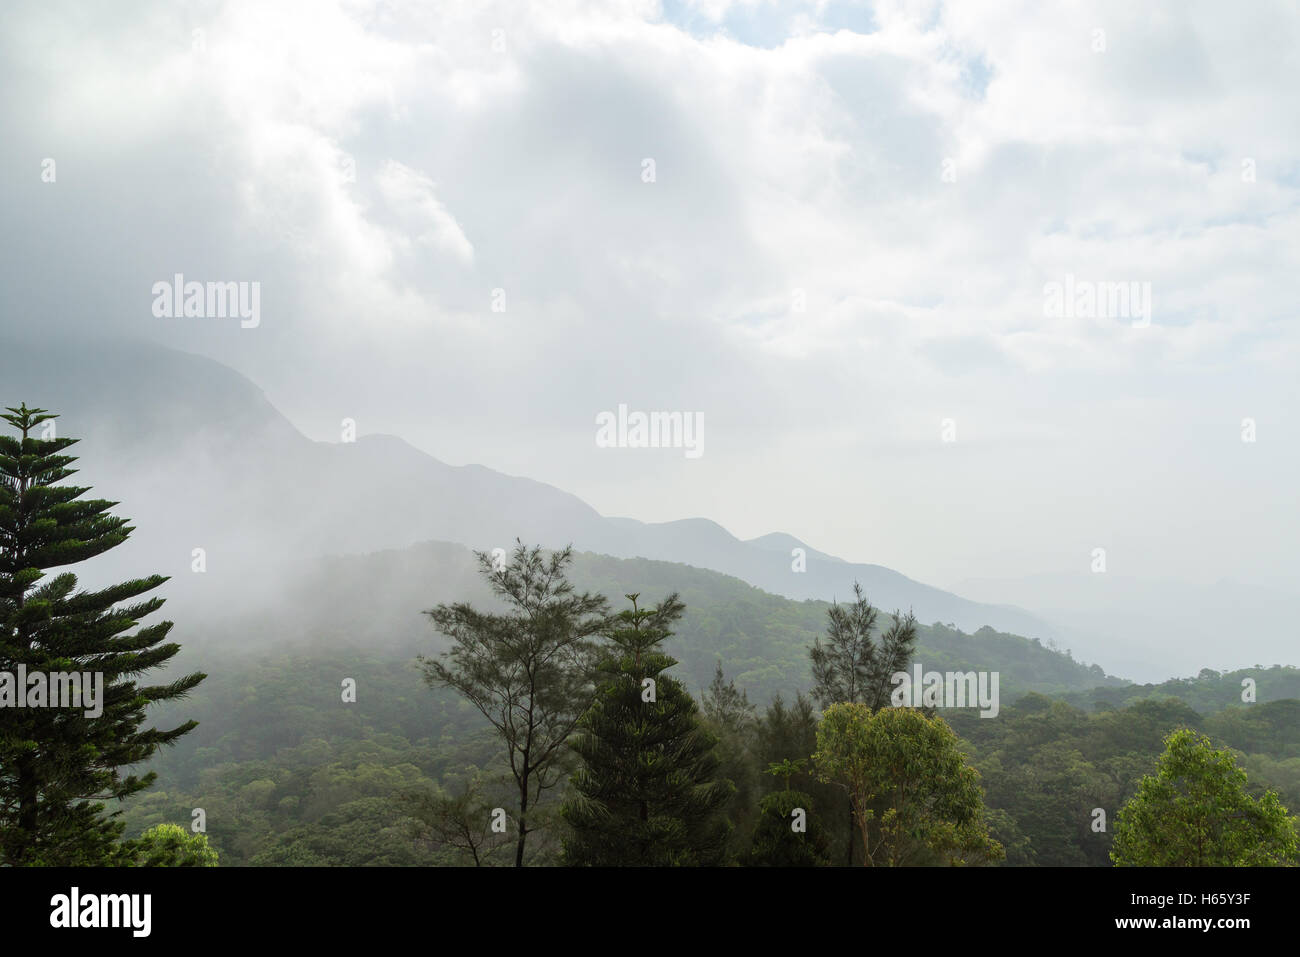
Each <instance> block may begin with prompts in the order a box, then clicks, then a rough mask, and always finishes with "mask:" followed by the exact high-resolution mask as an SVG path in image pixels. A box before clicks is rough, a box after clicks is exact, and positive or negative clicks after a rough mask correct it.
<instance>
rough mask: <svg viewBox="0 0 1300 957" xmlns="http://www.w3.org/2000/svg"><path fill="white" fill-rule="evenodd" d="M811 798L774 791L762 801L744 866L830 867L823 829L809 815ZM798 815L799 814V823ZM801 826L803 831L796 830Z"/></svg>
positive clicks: (794, 793) (814, 818) (796, 792)
mask: <svg viewBox="0 0 1300 957" xmlns="http://www.w3.org/2000/svg"><path fill="white" fill-rule="evenodd" d="M812 803H813V800H812V796H811V795H808V794H805V793H803V792H802V791H789V790H783V791H773V792H772V793H771V794H769V795H767V796H766V797H764V798H763V801H762V803H761V805H760V808H759V815H758V823H757V825H756V826H755V828H754V836H753V840H752V841H751V842H750V851H749V855H748V857H747V858H746V861H745V863H746V864H748V865H750V866H751V867H824V866H825V865H826V864H827V863H829V847H828V842H827V839H826V829H825V828H824V827H823V826H822V823H821V820H820V819H819V818H818V817H817V815H815V814H812V813H811V811H810V809H811V807H812ZM799 812H803V813H802V816H801V817H802V820H801V821H800V815H799ZM797 823H802V825H803V827H804V828H805V830H803V831H798V830H796V829H795V828H796V825H797Z"/></svg>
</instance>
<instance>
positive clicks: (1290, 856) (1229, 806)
mask: <svg viewBox="0 0 1300 957" xmlns="http://www.w3.org/2000/svg"><path fill="white" fill-rule="evenodd" d="M1298 843H1300V840H1298V837H1297V821H1296V819H1295V818H1292V817H1290V816H1289V815H1288V813H1287V809H1286V808H1285V807H1283V806H1282V802H1281V801H1279V800H1278V796H1277V794H1275V793H1274V792H1273V791H1265V792H1264V793H1263V794H1262V795H1260V797H1258V798H1252V797H1251V796H1250V795H1249V794H1247V793H1246V772H1245V771H1243V770H1241V768H1239V767H1237V762H1236V760H1235V759H1234V758H1233V756H1232V752H1231V751H1228V750H1226V749H1225V750H1217V749H1215V748H1214V747H1213V745H1211V743H1210V739H1209V738H1207V737H1205V736H1204V735H1199V734H1197V733H1196V732H1194V731H1190V730H1188V729H1186V728H1183V729H1181V730H1178V731H1174V732H1173V733H1171V734H1169V735H1168V736H1166V738H1165V751H1164V753H1163V754H1162V755H1161V756H1160V760H1159V763H1158V766H1157V768H1156V773H1155V775H1154V776H1151V775H1148V776H1146V777H1144V778H1143V779H1142V781H1141V783H1140V784H1138V789H1137V793H1136V794H1134V795H1133V797H1132V798H1130V799H1129V801H1128V803H1127V804H1125V805H1124V806H1123V807H1122V808H1121V809H1120V812H1119V816H1118V818H1116V821H1115V843H1114V844H1113V845H1112V847H1111V852H1110V857H1111V860H1112V861H1114V862H1115V863H1116V864H1118V865H1121V866H1137V867H1243V866H1276V865H1281V864H1297V863H1300V857H1297V846H1298Z"/></svg>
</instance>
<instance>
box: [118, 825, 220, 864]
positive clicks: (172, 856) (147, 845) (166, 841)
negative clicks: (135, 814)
mask: <svg viewBox="0 0 1300 957" xmlns="http://www.w3.org/2000/svg"><path fill="white" fill-rule="evenodd" d="M134 852H135V863H136V865H137V866H138V867H216V866H217V859H218V855H217V852H216V851H215V850H213V849H212V848H211V847H209V846H208V836H207V835H206V834H191V833H189V832H188V831H186V830H185V828H183V827H181V826H180V825H179V824H159V825H156V826H155V827H151V828H149V830H147V831H145V832H144V834H142V835H141V836H140V838H139V839H138V840H137V841H135V842H134Z"/></svg>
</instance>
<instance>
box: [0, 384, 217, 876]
mask: <svg viewBox="0 0 1300 957" xmlns="http://www.w3.org/2000/svg"><path fill="white" fill-rule="evenodd" d="M0 418H3V419H4V420H5V421H7V422H8V423H9V424H10V425H12V426H13V427H14V428H16V429H17V430H18V431H19V432H20V433H21V438H14V437H13V436H8V435H0V864H10V865H22V864H27V865H31V864H46V865H97V864H116V863H125V862H127V861H129V860H130V852H129V851H128V850H127V849H126V848H125V847H123V846H122V845H120V844H119V843H118V841H119V839H120V837H121V834H122V830H123V827H124V825H123V824H122V823H121V822H119V821H118V820H117V816H118V815H119V814H120V813H121V812H120V811H114V812H111V813H108V814H105V813H104V809H105V806H104V802H105V801H109V800H113V799H117V800H121V799H122V798H125V797H127V796H128V795H130V794H134V793H135V792H137V791H140V790H142V789H144V788H146V787H148V786H149V785H150V784H152V783H153V781H154V778H155V777H156V775H155V774H154V773H153V772H150V773H148V774H145V775H143V776H140V777H137V776H136V775H134V774H126V775H125V776H124V775H123V769H124V768H127V767H129V766H131V765H135V764H139V763H140V762H142V761H144V760H146V759H147V758H149V756H150V755H152V754H153V753H154V752H155V751H156V750H157V749H158V747H159V746H160V745H163V744H168V743H170V742H172V741H174V740H176V739H177V738H178V737H180V736H181V735H183V734H185V733H187V732H188V731H190V730H192V729H193V728H194V727H195V726H196V724H197V722H194V721H187V722H185V723H184V724H182V725H180V726H179V727H177V728H173V729H172V730H170V731H159V730H157V729H154V728H144V729H142V728H141V726H142V725H143V723H144V720H145V708H146V707H147V706H148V705H150V704H152V703H153V702H156V701H166V700H168V699H171V698H179V697H183V696H184V695H185V694H186V693H187V692H188V691H189V690H190V689H191V688H193V687H194V686H195V685H197V684H198V683H199V682H200V681H202V680H203V678H204V677H205V676H204V675H202V674H191V675H186V676H184V677H182V678H178V679H176V680H175V681H172V682H170V683H168V684H164V685H139V684H137V683H136V681H135V679H136V678H137V677H138V676H140V675H141V674H143V673H145V672H147V671H149V670H151V669H153V668H157V667H159V666H160V665H163V664H165V663H166V662H167V661H168V660H169V659H170V658H171V657H172V656H173V655H175V654H176V652H177V651H179V650H180V646H179V645H177V644H171V643H169V644H163V639H164V638H165V637H166V636H167V633H168V631H170V629H171V627H172V623H171V622H169V621H163V622H158V623H157V624H154V625H151V626H149V627H145V628H140V629H139V630H138V631H136V632H135V633H134V634H127V632H129V631H130V630H131V629H132V628H135V626H136V625H137V623H138V622H139V620H140V619H141V618H144V617H145V616H146V615H149V614H150V613H152V612H154V611H157V610H158V608H159V607H160V606H161V605H162V603H163V599H161V598H150V599H147V600H144V601H140V602H135V603H130V602H131V599H133V598H136V597H137V596H139V595H141V594H143V593H144V592H147V591H151V590H153V589H154V588H157V587H158V586H159V585H161V584H162V583H163V582H165V581H166V580H167V579H166V577H165V576H162V575H153V576H151V577H149V578H142V579H136V580H134V581H128V582H125V583H123V584H120V585H114V586H112V587H109V588H104V589H101V590H98V591H78V590H77V578H76V576H75V575H73V574H72V573H71V572H63V573H61V574H58V575H55V576H54V577H52V578H50V579H48V580H44V579H45V578H46V570H47V569H50V568H56V567H61V566H67V565H72V564H75V563H78V562H83V561H86V560H87V559H89V558H93V557H94V556H96V555H99V554H101V553H103V552H106V551H108V550H109V549H111V548H113V547H115V546H117V545H120V544H121V543H122V542H123V541H125V540H126V538H127V536H128V535H129V534H130V533H131V532H132V530H133V529H132V527H131V526H129V525H128V524H127V520H126V519H123V518H116V517H114V516H112V515H109V514H108V510H109V509H110V508H112V507H113V506H114V505H116V504H117V503H116V502H108V501H104V500H101V499H83V498H82V497H81V496H82V495H84V494H85V493H86V492H88V491H89V488H86V487H81V486H75V485H58V484H56V483H58V482H60V481H62V480H63V479H65V478H67V477H68V476H70V475H72V474H74V473H75V471H76V470H75V469H71V468H69V467H68V466H69V465H70V464H71V463H73V462H74V461H76V458H75V457H74V456H70V455H63V454H62V452H63V451H64V450H65V449H67V448H68V447H69V446H71V445H73V444H74V443H75V442H76V441H77V440H76V439H71V438H56V437H48V438H38V437H36V436H35V435H34V434H33V433H34V432H35V431H36V430H37V429H38V427H40V426H41V425H42V423H46V422H50V421H51V420H53V419H54V418H56V416H54V415H52V414H50V413H48V412H46V411H45V410H44V409H29V408H27V407H26V406H25V405H23V406H20V407H18V408H16V409H15V408H10V409H8V414H6V415H3V416H0ZM47 430H49V431H50V433H51V434H52V424H51V426H48V427H46V428H45V429H42V430H41V431H47ZM123 602H127V604H122V603H123ZM71 672H83V673H88V674H94V673H100V674H102V675H103V679H102V682H103V683H102V686H101V687H102V697H101V700H99V701H98V702H96V705H95V708H85V707H51V706H50V705H51V704H52V703H54V702H53V701H52V699H51V697H50V695H51V694H52V693H53V689H54V687H55V684H56V682H60V681H61V679H58V678H56V679H54V680H53V681H52V680H50V676H51V675H60V674H63V675H66V674H69V673H71ZM6 675H8V677H7V678H6ZM20 675H23V676H25V681H24V684H25V685H26V687H23V688H21V689H20V688H19V687H18V681H19V676H20ZM42 682H44V683H45V686H46V696H45V700H44V701H39V700H38V699H37V698H36V696H34V695H32V694H31V692H32V691H34V690H35V689H36V688H37V687H39V686H40V684H41V683H42ZM84 687H85V691H90V687H89V686H84ZM84 694H85V692H84V691H83V698H82V702H81V703H82V704H83V705H84V704H85V703H86V702H85V698H84ZM36 704H39V705H41V706H33V705H36ZM99 707H102V713H100V714H98V715H97V716H88V715H87V711H92V712H93V711H94V710H96V709H97V708H99Z"/></svg>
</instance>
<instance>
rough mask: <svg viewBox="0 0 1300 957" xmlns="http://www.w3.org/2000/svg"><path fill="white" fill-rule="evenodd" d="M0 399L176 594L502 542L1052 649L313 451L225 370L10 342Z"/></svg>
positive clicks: (883, 599)
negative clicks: (715, 574)
mask: <svg viewBox="0 0 1300 957" xmlns="http://www.w3.org/2000/svg"><path fill="white" fill-rule="evenodd" d="M0 382H3V392H4V395H3V397H0V402H2V403H3V404H5V405H11V404H16V403H18V402H26V403H27V404H28V405H40V406H42V407H46V408H49V409H51V410H52V411H57V412H59V413H61V415H62V418H61V419H60V420H59V428H60V432H61V434H67V435H76V436H78V437H81V438H82V443H81V444H80V445H79V446H78V447H77V454H79V455H80V456H81V457H82V463H81V467H82V469H83V471H84V472H85V474H86V476H87V480H88V482H89V483H90V484H93V485H94V486H95V491H96V494H99V495H104V496H109V497H112V498H114V499H120V500H121V501H122V508H121V513H122V514H125V515H127V516H129V517H130V518H131V519H132V521H133V522H134V523H135V524H136V525H137V528H138V530H137V532H136V534H135V536H134V538H133V542H132V546H131V547H132V548H133V549H134V551H133V552H131V553H130V554H129V556H128V555H127V553H126V550H125V549H123V550H121V551H122V552H123V557H132V558H135V559H137V560H143V559H148V560H150V561H152V562H153V563H154V564H158V563H161V567H162V568H163V569H164V570H166V572H167V573H169V574H173V575H175V576H176V577H177V580H178V582H177V584H178V585H179V584H180V583H181V581H182V580H183V579H184V578H185V577H186V576H188V574H189V572H190V568H191V562H192V558H191V555H192V551H193V549H194V548H203V549H205V560H206V564H207V569H208V573H209V574H210V575H213V576H221V577H225V576H226V575H234V576H235V577H237V578H238V579H239V580H240V581H241V582H243V583H245V584H247V585H248V586H249V587H254V585H255V582H254V581H253V580H252V578H251V576H250V575H249V574H248V572H249V571H250V570H251V569H253V568H265V567H267V566H271V567H274V566H275V565H276V564H278V563H281V562H288V563H292V564H297V563H300V562H301V561H302V560H303V559H304V558H307V557H310V556H315V555H321V554H353V553H362V552H370V551H376V550H380V549H387V548H400V547H403V546H408V545H412V544H415V543H417V542H423V541H429V540H440V541H448V542H456V543H460V544H463V545H466V546H469V547H472V548H478V549H489V550H490V549H492V548H497V547H501V548H508V547H510V546H511V545H512V544H513V543H514V540H515V539H516V538H519V539H521V540H523V541H524V542H525V543H537V544H541V545H545V546H548V547H557V546H562V545H565V544H569V543H572V544H573V545H574V547H575V548H578V549H581V550H586V551H591V552H597V553H600V554H605V555H611V556H615V557H619V558H634V557H640V558H650V559H657V560H661V561H670V562H680V563H683V564H687V565H693V566H697V567H700V568H707V569H712V570H715V571H719V572H724V573H726V574H728V575H734V576H735V577H737V578H740V579H741V580H743V581H746V582H748V583H750V584H752V585H755V586H757V587H759V588H762V589H764V590H766V591H770V592H772V593H773V594H777V595H783V596H785V597H787V598H794V599H809V598H815V599H835V598H838V599H841V600H842V599H845V598H847V597H849V596H851V594H852V587H853V583H854V581H858V582H860V583H861V584H862V587H863V589H864V590H865V591H866V593H867V595H868V596H869V597H870V598H871V600H872V601H873V602H874V603H876V604H877V605H879V606H881V607H882V608H884V609H886V610H890V611H892V610H893V609H895V608H898V609H901V610H903V611H906V610H907V609H909V608H910V609H912V610H914V611H915V613H916V615H917V617H918V618H919V619H920V620H921V621H922V622H925V623H930V622H935V621H939V622H945V623H952V624H954V625H956V626H957V627H958V628H961V629H964V630H967V631H973V630H975V629H978V628H980V627H982V626H985V625H988V626H990V627H992V628H994V629H996V630H998V631H1003V632H1011V633H1015V634H1021V635H1028V636H1032V637H1048V636H1051V635H1052V634H1054V630H1053V629H1052V628H1051V626H1049V625H1048V624H1047V623H1046V622H1044V621H1042V620H1041V619H1039V618H1036V617H1035V616H1033V615H1030V614H1028V613H1026V612H1024V611H1021V610H1019V609H1017V608H1011V607H1003V606H999V605H993V604H980V603H978V602H973V601H969V600H967V599H964V598H961V597H959V596H957V595H954V594H951V593H949V592H945V591H943V590H942V589H939V588H934V587H931V586H929V585H925V584H922V583H921V582H917V581H914V580H912V579H910V578H908V577H907V576H906V575H902V574H900V573H899V572H896V571H893V570H891V569H889V568H884V567H882V566H880V565H863V564H853V563H850V562H846V561H843V560H841V559H839V558H835V557H834V556H831V555H827V554H824V553H822V552H820V551H818V550H816V549H815V548H812V547H811V546H809V545H807V544H805V543H804V542H801V541H799V540H798V539H795V538H794V537H792V536H790V535H785V534H781V533H773V534H770V535H764V536H761V537H759V538H755V539H751V540H749V541H742V540H740V539H738V538H736V537H735V536H734V535H732V534H731V533H730V532H728V531H727V530H726V529H725V528H723V527H722V526H721V525H718V524H717V523H716V522H712V521H709V520H708V519H704V518H689V519H682V520H680V521H674V522H664V523H659V524H651V523H645V522H640V521H637V520H635V519H631V518H613V517H606V516H602V515H600V514H599V513H597V512H596V510H595V509H593V508H592V507H591V506H589V505H587V504H586V503H585V502H583V501H582V500H581V499H579V498H577V497H576V496H574V495H571V494H569V493H567V492H564V491H562V490H560V489H557V488H554V487H552V486H550V485H545V484H543V483H541V482H536V481H533V480H531V479H528V478H521V477H516V476H510V475H504V474H502V473H500V472H496V471H493V470H492V469H489V468H484V467H483V466H480V465H464V466H455V465H448V464H446V463H444V462H440V461H439V460H438V459H436V458H434V457H433V456H431V455H428V454H426V453H424V452H422V451H420V450H419V449H416V448H414V447H413V446H411V445H409V444H408V443H406V442H404V441H403V440H402V439H400V438H397V437H395V436H391V435H363V436H360V437H358V439H357V440H356V442H355V443H326V442H315V441H312V440H310V439H308V438H307V437H306V436H304V435H303V434H302V433H301V432H299V431H298V430H297V429H296V428H294V426H293V425H292V424H291V423H290V422H289V421H288V420H287V419H286V418H285V417H284V416H283V415H281V414H280V413H279V412H278V411H277V410H276V409H275V408H274V407H273V406H272V405H271V404H270V402H268V401H267V399H266V397H265V396H264V395H263V393H262V391H261V390H260V389H258V388H257V386H256V385H254V384H253V383H252V382H250V381H249V380H248V379H246V378H244V377H243V376H241V375H239V374H238V373H237V372H235V371H234V370H232V369H230V368H228V367H226V366H223V365H221V364H220V363H217V362H215V361H213V360H210V359H206V358H203V357H200V356H196V355H192V354H188V353H183V352H177V351H173V350H169V349H165V348H162V347H159V346H154V345H148V344H143V343H135V342H122V341H109V342H103V343H95V344H93V345H78V344H72V343H66V342H59V343H31V342H17V341H9V342H6V343H5V344H4V346H3V352H2V353H0ZM795 549H803V551H804V555H803V556H802V564H803V565H804V567H805V570H803V571H795V570H793V565H794V562H795V557H794V556H795V551H794V550H795ZM150 567H152V566H150Z"/></svg>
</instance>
